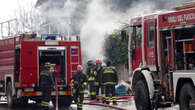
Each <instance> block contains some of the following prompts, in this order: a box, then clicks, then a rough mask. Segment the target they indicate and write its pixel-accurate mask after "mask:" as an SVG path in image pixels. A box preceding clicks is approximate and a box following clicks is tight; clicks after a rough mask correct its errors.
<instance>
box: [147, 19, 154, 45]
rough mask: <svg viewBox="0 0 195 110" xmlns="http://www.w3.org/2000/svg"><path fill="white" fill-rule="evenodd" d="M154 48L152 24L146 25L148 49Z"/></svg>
mask: <svg viewBox="0 0 195 110" xmlns="http://www.w3.org/2000/svg"><path fill="white" fill-rule="evenodd" d="M153 47H154V23H149V24H148V48H153Z"/></svg>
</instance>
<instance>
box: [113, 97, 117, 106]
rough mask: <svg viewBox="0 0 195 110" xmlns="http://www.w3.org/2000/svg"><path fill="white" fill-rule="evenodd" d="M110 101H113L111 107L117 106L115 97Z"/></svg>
mask: <svg viewBox="0 0 195 110" xmlns="http://www.w3.org/2000/svg"><path fill="white" fill-rule="evenodd" d="M112 101H113V105H117V102H116V101H117V100H116V97H112Z"/></svg>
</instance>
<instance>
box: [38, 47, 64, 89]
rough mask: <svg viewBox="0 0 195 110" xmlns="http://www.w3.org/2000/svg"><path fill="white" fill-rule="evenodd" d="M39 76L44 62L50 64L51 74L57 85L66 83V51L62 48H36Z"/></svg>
mask: <svg viewBox="0 0 195 110" xmlns="http://www.w3.org/2000/svg"><path fill="white" fill-rule="evenodd" d="M38 54H39V57H38V62H39V74H40V72H41V71H42V69H43V68H44V64H45V63H46V62H49V63H51V65H52V67H51V70H50V71H51V72H52V73H53V76H54V77H56V79H57V80H58V84H59V85H64V84H65V82H66V64H65V60H66V59H65V58H66V49H65V47H63V46H48V47H46V46H40V47H38Z"/></svg>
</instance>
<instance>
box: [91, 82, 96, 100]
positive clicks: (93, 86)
mask: <svg viewBox="0 0 195 110" xmlns="http://www.w3.org/2000/svg"><path fill="white" fill-rule="evenodd" d="M89 92H90V99H91V100H94V99H96V86H95V84H94V82H90V83H89Z"/></svg>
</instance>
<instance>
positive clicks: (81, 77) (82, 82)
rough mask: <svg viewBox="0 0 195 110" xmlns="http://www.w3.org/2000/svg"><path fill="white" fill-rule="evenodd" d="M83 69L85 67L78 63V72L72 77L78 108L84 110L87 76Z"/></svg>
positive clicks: (74, 96)
mask: <svg viewBox="0 0 195 110" xmlns="http://www.w3.org/2000/svg"><path fill="white" fill-rule="evenodd" d="M82 70H83V67H82V66H81V65H78V66H77V72H76V73H75V74H74V75H73V77H72V79H71V83H72V88H73V98H74V101H75V103H77V110H82V108H83V99H84V89H85V87H86V86H87V76H86V75H85V74H84V73H83V72H82Z"/></svg>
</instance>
